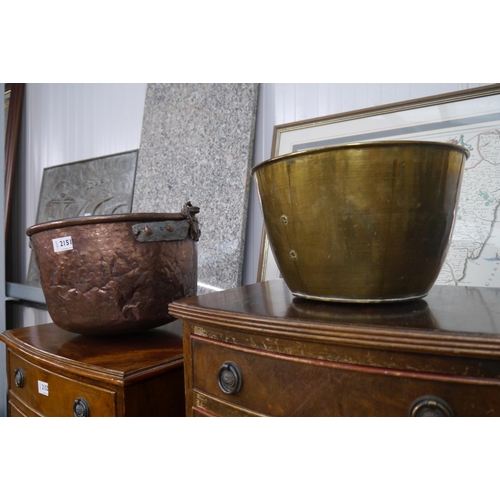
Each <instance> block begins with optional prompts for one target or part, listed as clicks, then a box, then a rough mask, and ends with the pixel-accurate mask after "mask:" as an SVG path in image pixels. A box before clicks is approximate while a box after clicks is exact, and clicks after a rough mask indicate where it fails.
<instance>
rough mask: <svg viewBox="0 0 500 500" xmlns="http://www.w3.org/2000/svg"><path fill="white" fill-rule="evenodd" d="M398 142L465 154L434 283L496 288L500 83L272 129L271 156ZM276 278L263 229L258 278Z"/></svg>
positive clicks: (499, 281) (499, 270) (499, 271)
mask: <svg viewBox="0 0 500 500" xmlns="http://www.w3.org/2000/svg"><path fill="white" fill-rule="evenodd" d="M398 139H401V140H412V139H414V140H431V141H442V142H452V143H457V144H461V145H463V146H465V147H467V148H468V149H469V150H470V152H471V155H470V158H469V159H468V161H467V164H466V166H465V172H464V177H463V182H462V190H461V195H460V203H459V207H458V212H457V216H456V223H455V228H454V232H453V236H452V242H451V245H450V249H449V251H448V256H447V259H446V261H445V264H444V265H443V268H442V270H441V273H440V275H439V277H438V279H437V281H436V284H441V285H467V286H490V287H500V209H498V210H497V208H498V207H499V206H500V84H494V85H487V86H484V87H478V88H475V89H470V90H465V91H459V92H451V93H447V94H439V95H435V96H431V97H426V98H421V99H414V100H411V101H404V102H399V103H395V104H390V105H384V106H377V107H373V108H366V109H362V110H356V111H354V112H348V113H341V114H337V115H330V116H326V117H322V118H318V119H313V120H304V121H300V122H295V123H289V124H284V125H278V126H276V127H275V128H274V136H273V145H272V154H271V156H272V157H276V156H280V155H284V154H287V153H292V152H295V151H302V150H307V149H311V148H318V147H325V146H332V145H335V144H344V143H359V142H369V141H380V140H398ZM278 277H280V272H279V269H278V266H277V264H276V261H275V259H274V256H273V253H272V249H271V248H270V245H269V242H268V239H267V234H266V231H265V228H264V229H263V234H262V242H261V249H260V258H259V267H258V277H257V279H258V281H265V280H270V279H274V278H278Z"/></svg>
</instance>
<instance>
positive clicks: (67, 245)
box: [52, 236, 73, 252]
mask: <svg viewBox="0 0 500 500" xmlns="http://www.w3.org/2000/svg"><path fill="white" fill-rule="evenodd" d="M52 245H54V252H64V251H65V250H73V240H72V239H71V236H63V237H62V238H54V239H53V240H52Z"/></svg>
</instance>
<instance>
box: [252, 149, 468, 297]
mask: <svg viewBox="0 0 500 500" xmlns="http://www.w3.org/2000/svg"><path fill="white" fill-rule="evenodd" d="M468 156H469V152H468V150H466V149H465V148H463V147H461V146H457V145H454V144H448V143H438V142H426V141H383V142H370V143H362V144H345V145H340V146H331V147H326V148H318V149H313V150H308V151H302V152H297V153H290V154H287V155H283V156H280V157H277V158H274V159H271V160H267V161H265V162H263V163H261V164H260V165H257V166H255V167H254V168H253V170H252V173H253V174H254V175H255V178H256V181H257V186H258V190H259V195H260V201H261V204H262V211H263V215H264V222H265V226H266V229H267V234H268V236H269V243H270V247H271V248H272V250H273V253H274V256H275V258H276V262H277V264H278V268H279V270H280V272H281V274H282V276H283V279H284V280H285V282H286V283H287V285H288V287H289V288H290V290H291V291H292V293H293V294H294V295H296V296H298V297H303V298H309V299H317V300H325V301H346V302H385V301H399V300H409V299H415V298H420V297H423V296H425V295H426V294H427V293H428V291H429V289H430V288H431V286H432V285H433V283H434V281H435V280H436V279H437V276H438V274H439V271H440V269H441V266H442V264H443V263H444V259H445V257H446V253H447V250H448V246H449V243H450V238H451V233H452V228H453V224H454V217H455V211H456V208H457V203H458V199H459V194H460V186H461V180H462V175H463V169H464V165H465V161H466V159H467V157H468Z"/></svg>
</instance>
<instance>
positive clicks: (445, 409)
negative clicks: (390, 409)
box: [408, 396, 455, 417]
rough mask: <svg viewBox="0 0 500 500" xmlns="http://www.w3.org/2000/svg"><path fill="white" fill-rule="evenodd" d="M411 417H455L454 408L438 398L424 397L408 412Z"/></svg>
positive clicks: (412, 405)
mask: <svg viewBox="0 0 500 500" xmlns="http://www.w3.org/2000/svg"><path fill="white" fill-rule="evenodd" d="M408 414H409V416H410V417H454V416H455V413H454V412H453V408H452V407H451V406H450V405H449V404H448V403H447V402H446V401H444V400H443V399H441V398H438V397H436V396H422V397H420V398H418V399H415V401H413V403H412V404H411V405H410V410H409V412H408Z"/></svg>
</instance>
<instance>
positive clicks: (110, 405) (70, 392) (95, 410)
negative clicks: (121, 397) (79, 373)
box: [7, 350, 116, 417]
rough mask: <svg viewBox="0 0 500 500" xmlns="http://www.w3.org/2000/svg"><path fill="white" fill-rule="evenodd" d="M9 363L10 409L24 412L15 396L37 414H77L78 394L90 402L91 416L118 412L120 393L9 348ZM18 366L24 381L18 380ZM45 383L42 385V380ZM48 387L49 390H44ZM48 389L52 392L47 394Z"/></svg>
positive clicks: (111, 414) (14, 411) (13, 411)
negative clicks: (58, 371)
mask: <svg viewBox="0 0 500 500" xmlns="http://www.w3.org/2000/svg"><path fill="white" fill-rule="evenodd" d="M7 366H8V369H9V388H10V391H9V407H10V412H11V414H12V413H15V414H16V415H17V414H19V413H20V414H21V415H22V414H23V409H22V408H20V407H21V406H22V405H20V404H19V403H18V404H17V405H16V402H15V399H18V400H19V401H20V402H21V403H22V404H24V405H25V406H26V407H27V408H28V411H27V412H28V413H29V411H32V412H33V413H35V414H39V415H43V416H47V417H49V416H58V417H69V416H74V409H73V406H74V404H75V401H76V400H77V399H78V398H83V399H84V400H85V401H86V403H87V404H88V407H89V410H90V416H94V417H106V416H115V414H116V393H115V392H114V391H110V390H107V389H104V388H101V387H98V386H93V385H89V384H85V383H82V382H78V381H76V380H72V379H70V378H67V377H63V376H61V375H58V374H56V373H53V372H51V371H49V370H45V369H42V368H40V367H38V366H35V365H34V364H32V363H30V362H29V361H27V360H26V359H24V358H22V357H20V356H18V355H17V354H15V353H13V352H12V351H10V350H8V361H7ZM16 369H20V370H22V377H23V384H22V387H19V386H18V385H17V384H16V376H15V372H16ZM40 383H41V385H42V387H41V388H40V389H39V384H40ZM44 387H45V388H46V389H48V390H44ZM44 392H45V393H47V392H48V394H44Z"/></svg>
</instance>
